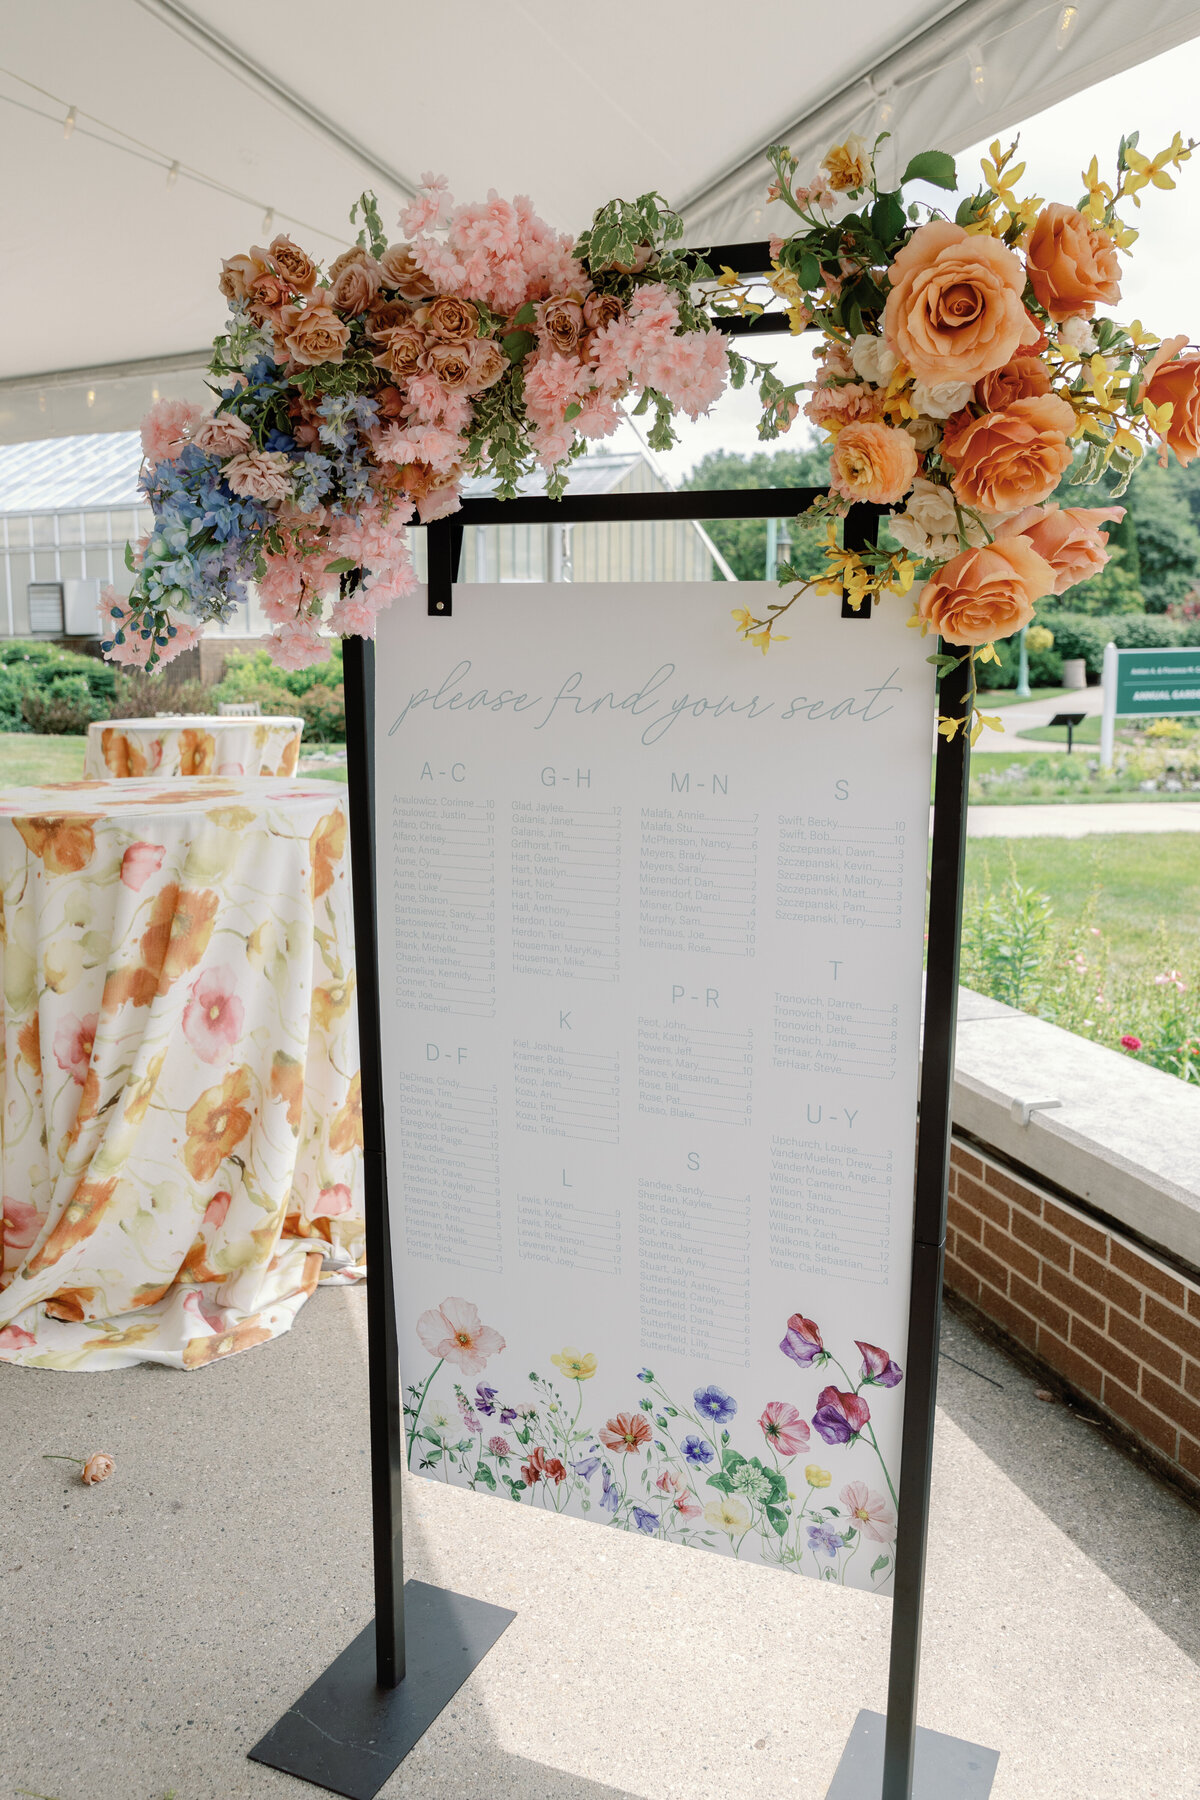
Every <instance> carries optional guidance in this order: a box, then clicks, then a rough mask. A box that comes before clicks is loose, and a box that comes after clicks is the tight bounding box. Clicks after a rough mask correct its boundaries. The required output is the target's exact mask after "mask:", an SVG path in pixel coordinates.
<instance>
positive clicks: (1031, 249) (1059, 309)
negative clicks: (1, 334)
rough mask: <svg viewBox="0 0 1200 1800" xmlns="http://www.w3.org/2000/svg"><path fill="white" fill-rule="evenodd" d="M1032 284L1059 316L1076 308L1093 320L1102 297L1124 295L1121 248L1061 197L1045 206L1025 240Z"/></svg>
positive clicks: (1051, 311) (1113, 299)
mask: <svg viewBox="0 0 1200 1800" xmlns="http://www.w3.org/2000/svg"><path fill="white" fill-rule="evenodd" d="M1025 266H1026V269H1027V271H1028V274H1029V285H1030V287H1031V288H1032V289H1033V291H1034V293H1035V294H1036V295H1037V297H1038V299H1039V300H1040V301H1041V303H1042V305H1043V306H1044V307H1045V309H1046V311H1047V312H1048V313H1049V314H1050V317H1051V318H1052V319H1054V320H1056V321H1058V320H1062V319H1069V318H1070V317H1071V315H1072V313H1085V314H1086V315H1087V317H1088V318H1089V319H1090V318H1091V316H1092V314H1093V313H1094V312H1095V310H1096V307H1097V305H1098V303H1099V302H1100V301H1103V302H1104V304H1105V305H1106V306H1113V305H1115V304H1116V302H1117V301H1118V300H1119V299H1120V298H1121V282H1120V274H1121V269H1120V265H1119V263H1118V262H1117V249H1116V245H1115V244H1114V243H1113V241H1112V239H1111V238H1110V237H1109V235H1108V233H1107V232H1106V231H1102V230H1101V229H1100V227H1099V226H1098V225H1095V224H1093V223H1092V221H1091V220H1090V219H1086V218H1085V217H1084V215H1083V214H1082V213H1081V212H1078V211H1077V210H1076V209H1075V207H1073V206H1063V205H1062V203H1061V202H1060V201H1058V200H1054V201H1052V202H1051V204H1050V205H1049V206H1043V208H1042V210H1041V212H1040V213H1039V214H1038V216H1037V219H1036V220H1035V222H1034V227H1033V230H1032V231H1031V232H1030V233H1029V236H1028V237H1027V238H1026V239H1025Z"/></svg>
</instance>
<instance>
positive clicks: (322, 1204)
mask: <svg viewBox="0 0 1200 1800" xmlns="http://www.w3.org/2000/svg"><path fill="white" fill-rule="evenodd" d="M352 1205H353V1201H352V1200H351V1198H350V1189H349V1188H348V1187H347V1186H346V1184H345V1182H344V1181H339V1182H337V1183H336V1184H335V1186H333V1187H327V1188H322V1189H321V1192H320V1193H319V1194H318V1196H317V1202H316V1205H315V1206H312V1207H310V1208H309V1217H310V1218H312V1219H338V1218H340V1217H341V1216H342V1214H343V1213H348V1212H349V1211H350V1209H351V1206H352Z"/></svg>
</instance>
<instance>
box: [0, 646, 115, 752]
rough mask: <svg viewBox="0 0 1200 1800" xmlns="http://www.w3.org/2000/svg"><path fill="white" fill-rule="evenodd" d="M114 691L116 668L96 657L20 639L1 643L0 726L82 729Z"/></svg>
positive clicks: (107, 706) (106, 708) (108, 704)
mask: <svg viewBox="0 0 1200 1800" xmlns="http://www.w3.org/2000/svg"><path fill="white" fill-rule="evenodd" d="M115 693H116V671H115V670H114V669H113V668H111V667H110V666H109V664H108V663H103V662H100V661H99V660H98V659H97V658H96V657H93V656H80V655H78V654H77V653H76V652H75V651H73V650H64V649H63V648H62V647H61V646H60V645H58V644H47V643H39V642H37V641H36V640H35V641H33V642H25V641H24V640H22V639H20V638H15V639H13V640H12V641H11V642H10V643H6V644H3V645H0V731H30V730H32V731H40V732H70V733H76V732H80V731H85V730H86V729H87V726H88V724H89V723H90V722H91V720H92V719H102V718H105V717H106V716H107V715H108V713H109V712H110V711H111V709H112V705H113V700H114V696H115Z"/></svg>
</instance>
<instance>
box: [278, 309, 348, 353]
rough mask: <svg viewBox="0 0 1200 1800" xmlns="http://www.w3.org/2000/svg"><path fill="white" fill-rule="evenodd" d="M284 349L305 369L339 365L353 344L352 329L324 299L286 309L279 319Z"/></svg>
mask: <svg viewBox="0 0 1200 1800" xmlns="http://www.w3.org/2000/svg"><path fill="white" fill-rule="evenodd" d="M280 330H281V332H282V334H283V343H284V348H285V349H286V350H287V352H288V354H289V355H290V357H291V359H292V361H293V362H297V363H300V364H301V365H302V367H304V368H312V367H313V366H314V365H315V364H317V363H340V362H341V361H342V359H343V357H344V356H345V354H346V345H347V344H348V343H349V342H350V327H349V326H348V325H347V324H346V322H345V320H344V319H339V318H338V316H337V314H336V313H335V312H334V310H333V308H332V306H330V305H329V304H328V302H327V301H326V300H325V299H321V300H317V301H315V302H314V303H313V304H311V305H309V306H306V307H305V308H304V310H303V311H301V309H300V308H299V307H298V306H285V307H284V309H283V313H282V315H281V318H280Z"/></svg>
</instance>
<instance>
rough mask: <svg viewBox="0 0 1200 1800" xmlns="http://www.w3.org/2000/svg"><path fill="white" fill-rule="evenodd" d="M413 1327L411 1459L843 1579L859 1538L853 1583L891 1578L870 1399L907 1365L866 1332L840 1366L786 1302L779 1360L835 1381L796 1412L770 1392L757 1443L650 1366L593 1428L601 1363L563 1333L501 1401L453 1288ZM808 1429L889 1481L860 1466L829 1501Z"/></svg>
mask: <svg viewBox="0 0 1200 1800" xmlns="http://www.w3.org/2000/svg"><path fill="white" fill-rule="evenodd" d="M417 1336H418V1337H419V1339H420V1341H421V1344H422V1346H423V1348H424V1349H425V1350H426V1352H427V1353H428V1354H429V1355H430V1356H432V1357H433V1358H435V1362H434V1366H433V1368H432V1369H431V1370H430V1372H429V1374H428V1375H427V1376H426V1377H425V1379H424V1381H423V1382H416V1383H412V1384H410V1386H409V1387H408V1389H407V1391H406V1398H405V1401H404V1416H405V1428H406V1432H407V1436H408V1463H409V1467H410V1468H412V1467H414V1466H415V1467H416V1468H417V1470H418V1471H419V1472H420V1473H422V1474H427V1475H436V1474H439V1473H440V1474H441V1476H442V1478H443V1479H444V1480H446V1481H449V1480H450V1479H451V1475H452V1474H453V1477H454V1479H455V1481H456V1482H458V1483H461V1484H462V1485H464V1486H466V1487H468V1488H470V1489H472V1490H473V1491H474V1492H477V1493H489V1494H501V1495H507V1496H509V1497H510V1498H511V1499H513V1500H516V1501H518V1502H519V1501H523V1500H528V1501H529V1503H530V1504H531V1505H532V1504H538V1503H540V1504H541V1505H542V1506H543V1507H545V1508H547V1509H548V1510H550V1511H553V1512H565V1511H567V1510H568V1509H571V1510H574V1511H578V1512H579V1513H581V1514H583V1515H584V1516H589V1515H591V1516H594V1517H595V1518H597V1520H598V1521H599V1522H600V1523H602V1524H608V1525H612V1526H615V1527H616V1528H617V1529H618V1530H621V1531H632V1532H639V1533H641V1534H642V1535H644V1536H646V1537H655V1538H661V1539H666V1540H670V1541H671V1542H673V1543H682V1544H693V1545H700V1546H701V1547H703V1548H705V1549H710V1550H724V1551H729V1552H731V1553H732V1554H733V1555H734V1556H741V1555H742V1554H743V1553H745V1554H746V1555H754V1556H756V1557H757V1558H758V1560H759V1561H761V1562H767V1563H770V1564H772V1565H774V1566H777V1567H782V1568H786V1569H789V1570H790V1571H791V1572H792V1573H794V1574H814V1575H817V1576H819V1577H820V1578H821V1579H822V1580H825V1581H834V1582H838V1583H840V1584H842V1585H845V1583H846V1579H847V1571H848V1570H849V1569H850V1565H851V1563H852V1562H853V1561H854V1559H855V1557H857V1556H858V1555H859V1554H860V1553H861V1552H862V1551H863V1550H864V1549H866V1550H868V1551H870V1552H873V1553H874V1554H873V1556H872V1560H871V1563H870V1565H869V1567H868V1566H867V1565H866V1564H865V1562H864V1563H863V1564H860V1565H859V1569H857V1570H855V1571H854V1573H855V1576H856V1577H857V1579H856V1582H855V1585H861V1586H865V1587H873V1588H875V1589H882V1588H883V1587H884V1586H886V1583H887V1582H888V1580H889V1579H890V1577H891V1574H892V1570H893V1566H894V1552H893V1548H892V1546H893V1542H894V1539H895V1535H896V1505H897V1500H896V1488H895V1484H894V1482H893V1481H892V1477H891V1475H890V1474H889V1472H888V1468H887V1464H886V1463H885V1462H884V1460H883V1455H882V1452H881V1450H880V1448H879V1444H878V1441H877V1439H876V1436H875V1431H874V1427H873V1425H872V1423H871V1404H872V1400H869V1399H868V1397H867V1396H868V1394H870V1395H871V1396H872V1399H873V1398H874V1396H875V1395H876V1394H877V1393H879V1392H883V1393H886V1392H888V1391H890V1390H892V1389H894V1388H897V1387H898V1386H899V1385H900V1383H901V1381H902V1380H903V1378H904V1372H903V1370H902V1369H901V1368H900V1367H899V1365H898V1364H897V1363H895V1362H894V1361H893V1360H892V1358H891V1357H890V1356H889V1354H888V1352H887V1351H886V1350H882V1349H880V1348H879V1347H878V1346H877V1345H875V1344H869V1343H865V1342H856V1345H855V1348H856V1349H857V1351H858V1353H859V1356H860V1358H861V1366H860V1369H859V1373H858V1375H857V1376H856V1377H852V1376H851V1375H850V1373H849V1372H848V1371H847V1370H846V1369H845V1368H844V1367H843V1365H842V1364H841V1363H840V1362H838V1361H837V1359H836V1358H835V1357H834V1356H833V1354H832V1352H831V1351H830V1350H828V1349H827V1348H826V1346H825V1344H824V1342H823V1341H822V1337H821V1332H820V1330H819V1328H818V1326H817V1325H816V1324H814V1322H813V1321H812V1320H811V1319H807V1318H805V1317H804V1315H803V1314H801V1313H798V1312H797V1313H793V1314H792V1315H791V1317H790V1318H789V1319H788V1320H787V1323H786V1325H785V1327H784V1332H783V1338H782V1340H781V1342H780V1345H779V1348H780V1350H781V1352H782V1353H783V1355H784V1357H785V1358H786V1359H787V1364H788V1369H789V1373H790V1374H791V1375H795V1373H796V1371H797V1370H799V1371H800V1372H801V1373H802V1374H806V1375H813V1376H817V1377H818V1378H819V1376H820V1374H821V1372H822V1371H826V1370H827V1369H828V1368H830V1367H832V1369H834V1370H836V1371H837V1374H838V1375H839V1376H840V1379H841V1383H842V1384H844V1385H839V1383H838V1382H836V1381H835V1382H832V1383H829V1384H827V1385H826V1386H824V1387H820V1388H819V1391H815V1392H814V1393H813V1395H812V1396H811V1405H806V1406H805V1408H804V1410H803V1411H802V1410H801V1408H800V1407H798V1406H796V1405H795V1404H794V1402H793V1401H791V1400H771V1401H768V1402H767V1404H766V1406H765V1407H764V1408H763V1410H762V1413H761V1415H760V1416H759V1418H758V1420H757V1431H756V1432H754V1433H753V1442H751V1443H750V1444H748V1445H747V1446H746V1448H745V1450H740V1449H738V1448H736V1447H735V1444H734V1442H733V1434H734V1429H736V1428H735V1427H734V1426H733V1421H734V1420H735V1419H736V1418H737V1415H738V1403H737V1401H736V1400H735V1399H734V1397H733V1395H732V1394H729V1393H727V1392H726V1391H725V1389H724V1388H723V1387H721V1386H719V1385H718V1384H717V1383H716V1382H714V1381H709V1382H706V1383H704V1384H703V1385H702V1386H700V1387H698V1388H696V1390H695V1391H694V1393H693V1394H692V1397H691V1401H690V1403H685V1402H683V1401H679V1402H676V1401H675V1400H673V1399H672V1397H671V1395H670V1394H669V1393H668V1392H667V1390H666V1388H664V1387H663V1385H662V1383H661V1382H660V1381H659V1380H658V1378H657V1377H656V1376H655V1374H654V1372H653V1370H651V1369H642V1370H640V1371H639V1373H638V1374H637V1376H636V1380H637V1382H638V1383H639V1384H640V1386H641V1388H642V1394H641V1397H640V1398H634V1396H633V1395H632V1394H631V1397H630V1402H629V1405H628V1407H627V1408H626V1409H624V1410H618V1411H616V1412H614V1413H613V1414H612V1416H611V1417H609V1418H607V1419H604V1422H603V1424H600V1425H599V1426H598V1427H593V1426H591V1425H589V1424H587V1423H586V1422H585V1420H584V1405H585V1394H584V1383H585V1382H587V1381H590V1380H591V1379H592V1378H593V1376H594V1375H595V1374H596V1371H597V1368H598V1367H599V1363H598V1360H597V1358H596V1356H595V1355H594V1354H592V1353H591V1352H590V1351H589V1352H580V1351H579V1350H578V1349H576V1348H575V1347H574V1346H572V1345H568V1346H567V1347H565V1348H564V1349H562V1350H560V1351H558V1352H556V1353H555V1354H554V1355H552V1356H551V1358H550V1361H551V1363H552V1364H553V1365H554V1367H555V1368H556V1369H557V1370H558V1371H559V1379H557V1380H556V1379H554V1378H548V1377H545V1376H543V1375H540V1374H539V1373H538V1372H537V1371H536V1370H534V1371H533V1372H532V1373H531V1374H530V1375H529V1384H530V1385H529V1392H528V1395H527V1397H525V1398H521V1399H515V1398H507V1399H506V1398H505V1397H504V1395H503V1394H502V1392H501V1390H500V1389H499V1388H498V1387H495V1386H492V1385H491V1384H490V1383H489V1382H487V1381H483V1380H478V1379H477V1378H478V1377H479V1376H481V1375H482V1374H483V1372H484V1370H485V1368H486V1367H487V1365H488V1363H489V1362H490V1361H491V1359H492V1357H494V1356H498V1355H499V1354H500V1353H501V1352H502V1351H503V1350H504V1349H505V1339H504V1338H503V1336H502V1335H501V1334H500V1332H498V1331H497V1330H496V1329H495V1327H494V1326H491V1325H485V1324H483V1323H482V1321H481V1319H480V1316H479V1310H478V1308H477V1307H476V1306H475V1305H474V1303H473V1302H472V1301H470V1300H464V1299H462V1298H460V1297H458V1296H450V1297H448V1298H447V1299H445V1300H443V1301H442V1302H441V1304H440V1305H439V1306H433V1307H430V1308H429V1310H428V1311H427V1312H424V1313H422V1314H421V1316H420V1318H419V1319H418V1320H417ZM447 1367H448V1368H449V1369H451V1370H453V1371H454V1373H455V1377H456V1378H455V1379H454V1380H453V1381H452V1383H450V1384H448V1385H449V1386H450V1387H451V1389H452V1392H453V1401H450V1400H449V1399H448V1397H447V1400H446V1402H445V1404H444V1406H442V1407H439V1403H438V1398H432V1399H431V1390H432V1389H433V1387H434V1383H435V1381H436V1380H437V1377H438V1376H439V1374H440V1373H441V1372H442V1370H443V1369H444V1368H447ZM472 1383H473V1385H472ZM813 1386H814V1389H816V1388H817V1382H815V1381H814V1383H813ZM600 1416H601V1417H602V1418H603V1414H601V1415H600ZM814 1434H815V1436H816V1438H818V1439H820V1440H821V1443H822V1444H823V1445H824V1446H825V1449H824V1450H821V1449H819V1448H817V1449H816V1455H817V1456H821V1457H822V1458H824V1460H833V1459H832V1458H830V1457H829V1455H828V1452H829V1450H831V1449H832V1450H833V1451H834V1452H835V1453H839V1452H843V1451H845V1452H854V1451H856V1450H857V1447H858V1446H859V1445H862V1446H864V1447H865V1449H866V1450H867V1451H869V1452H870V1454H871V1455H872V1456H873V1457H874V1458H875V1459H876V1460H877V1462H878V1468H879V1473H880V1475H881V1476H882V1480H883V1486H884V1489H885V1490H886V1491H885V1492H882V1493H880V1492H876V1491H875V1489H874V1488H873V1487H872V1486H871V1484H870V1482H869V1481H867V1480H865V1479H861V1478H860V1473H861V1472H858V1473H856V1474H855V1475H854V1477H853V1478H848V1479H846V1480H845V1481H844V1482H843V1484H842V1485H841V1486H840V1487H839V1489H838V1490H837V1496H836V1499H834V1498H832V1497H831V1498H829V1499H826V1498H825V1496H826V1494H827V1492H829V1490H831V1489H832V1485H833V1481H834V1476H833V1472H832V1471H831V1470H830V1469H828V1468H826V1467H824V1466H823V1463H822V1462H821V1461H817V1460H815V1459H814V1460H809V1458H810V1455H812V1453H813V1451H814V1445H813V1437H814ZM743 1547H745V1551H744V1550H743Z"/></svg>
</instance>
